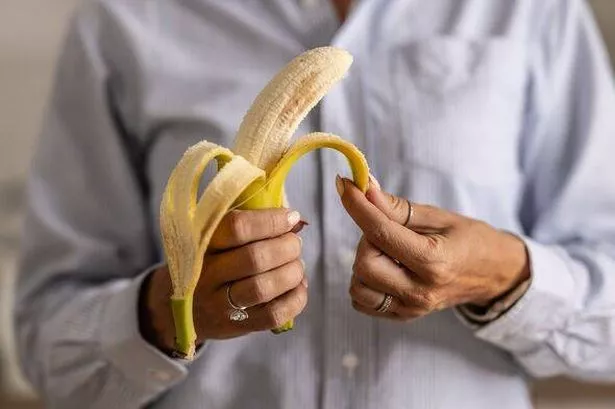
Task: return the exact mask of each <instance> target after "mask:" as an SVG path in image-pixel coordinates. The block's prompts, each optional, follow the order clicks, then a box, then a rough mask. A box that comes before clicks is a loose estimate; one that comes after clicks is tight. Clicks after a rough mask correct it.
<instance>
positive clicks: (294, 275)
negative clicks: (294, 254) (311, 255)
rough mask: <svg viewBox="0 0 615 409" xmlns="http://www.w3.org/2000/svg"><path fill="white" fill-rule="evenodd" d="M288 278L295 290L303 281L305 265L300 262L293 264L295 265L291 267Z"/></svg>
mask: <svg viewBox="0 0 615 409" xmlns="http://www.w3.org/2000/svg"><path fill="white" fill-rule="evenodd" d="M288 276H289V280H290V282H291V285H292V287H293V288H294V287H296V286H298V285H299V284H300V283H301V280H303V276H304V271H303V265H302V264H301V262H300V261H295V262H293V264H292V265H291V266H290V269H289V272H288Z"/></svg>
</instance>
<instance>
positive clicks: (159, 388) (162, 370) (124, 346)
mask: <svg viewBox="0 0 615 409" xmlns="http://www.w3.org/2000/svg"><path fill="white" fill-rule="evenodd" d="M158 267H159V265H156V266H153V267H151V268H149V269H148V270H146V271H145V272H144V273H143V274H141V275H140V276H138V277H137V278H135V279H133V280H131V281H130V282H128V283H122V285H123V288H121V289H120V290H119V291H117V292H116V293H115V294H114V295H113V296H111V297H110V298H109V299H108V300H107V304H106V307H105V310H104V313H103V323H102V327H101V337H102V339H101V343H102V352H103V355H104V356H105V357H106V358H107V359H109V361H110V362H111V363H112V365H113V366H114V367H116V368H117V369H118V370H119V371H120V372H121V373H122V374H123V375H124V376H125V377H126V379H127V380H128V381H130V382H134V383H135V384H137V385H139V386H141V387H142V388H144V389H145V390H147V391H148V392H149V393H151V394H152V395H157V394H159V393H162V392H164V391H166V390H168V389H169V388H170V387H171V386H173V385H175V384H177V383H179V382H180V381H182V380H183V379H184V378H186V376H187V375H188V369H187V367H186V361H183V360H179V359H172V358H170V357H168V356H167V355H165V354H164V353H162V352H161V351H159V350H158V349H157V348H156V347H154V346H153V345H151V344H150V343H149V342H147V341H146V340H145V339H144V338H143V337H142V336H141V333H140V331H139V317H138V300H139V292H140V290H141V284H142V283H143V280H144V279H145V278H146V277H147V276H148V275H149V274H150V273H152V272H153V271H154V270H156V269H157V268H158Z"/></svg>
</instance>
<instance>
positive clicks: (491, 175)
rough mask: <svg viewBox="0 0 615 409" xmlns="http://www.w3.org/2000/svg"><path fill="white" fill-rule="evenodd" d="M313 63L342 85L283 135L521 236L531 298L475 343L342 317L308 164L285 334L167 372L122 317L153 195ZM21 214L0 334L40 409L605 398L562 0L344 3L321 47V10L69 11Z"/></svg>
mask: <svg viewBox="0 0 615 409" xmlns="http://www.w3.org/2000/svg"><path fill="white" fill-rule="evenodd" d="M324 44H333V45H336V46H339V47H342V48H345V49H347V50H349V51H350V52H351V53H352V54H353V55H354V57H355V63H354V65H353V66H352V68H351V71H350V73H349V76H348V78H346V79H345V80H344V81H343V83H341V84H340V85H339V86H337V87H336V88H335V89H334V90H333V91H332V92H331V93H330V94H329V95H328V96H327V97H326V98H325V99H324V101H323V103H322V104H321V106H320V108H319V110H315V111H314V112H313V113H312V114H311V115H310V116H309V117H308V119H307V120H306V121H305V122H304V123H303V125H302V126H301V129H300V133H301V134H305V133H308V132H310V131H315V130H322V131H328V132H333V133H336V134H338V135H341V136H342V137H344V138H346V139H348V140H350V141H352V142H353V143H355V144H356V145H358V146H359V147H360V148H361V149H362V150H363V151H364V152H365V154H366V156H367V158H368V159H369V162H370V165H371V168H372V170H373V173H374V174H375V175H376V177H377V178H378V179H379V181H380V183H381V185H382V186H383V188H384V189H385V190H387V191H390V192H393V193H394V194H397V195H400V196H403V197H406V198H408V199H410V200H412V201H416V202H422V203H430V204H433V205H437V206H441V207H443V208H446V209H449V210H453V211H457V212H460V213H462V214H464V215H467V216H470V217H474V218H477V219H481V220H484V221H486V222H488V223H490V224H492V225H493V226H495V227H497V228H501V229H507V230H509V231H512V232H515V233H517V234H520V235H521V236H522V237H523V238H524V239H525V240H526V242H527V247H528V250H529V256H530V260H531V273H532V282H531V286H530V288H529V290H528V291H527V292H526V293H525V295H524V296H523V297H522V299H521V300H520V301H519V302H518V303H517V304H516V305H515V306H514V308H512V309H511V310H510V311H509V312H508V313H506V314H505V315H504V316H503V317H501V318H499V319H497V320H496V321H494V322H492V323H491V324H488V325H486V326H484V327H482V328H479V329H475V328H473V327H471V326H470V325H467V323H465V322H464V321H463V320H462V319H460V317H459V316H458V315H457V314H455V312H454V311H451V310H448V311H443V312H440V313H436V314H432V315H430V316H428V317H426V318H423V319H420V320H418V321H416V322H412V323H407V324H400V323H397V322H388V321H383V320H377V319H373V318H369V317H366V316H362V315H360V314H358V313H357V312H355V311H354V310H353V309H352V307H351V303H350V299H349V296H348V295H347V291H348V286H349V281H350V276H351V274H352V273H351V265H352V262H353V258H354V250H355V246H356V244H357V241H358V238H359V233H360V232H359V231H358V229H357V228H356V227H355V226H354V225H353V223H352V221H351V220H350V217H348V215H346V214H345V212H344V211H343V208H342V206H341V204H340V203H339V198H338V197H337V195H336V193H335V188H334V176H335V174H336V173H337V172H341V173H346V172H347V169H346V165H345V163H344V161H343V160H342V159H340V157H338V156H336V155H335V154H333V153H331V152H327V153H321V154H312V155H310V156H309V157H306V158H305V159H303V160H302V161H301V162H300V163H299V164H298V166H297V168H296V169H295V170H294V171H293V172H292V174H291V177H290V180H289V182H288V183H287V187H288V191H289V198H290V202H291V204H292V205H294V207H296V208H298V209H299V210H300V211H301V212H302V214H303V216H304V217H305V218H307V219H308V220H309V221H310V226H309V228H307V229H305V230H304V232H302V233H301V234H302V235H303V237H304V243H305V244H304V257H305V260H306V262H307V274H308V276H309V281H310V288H309V292H310V299H309V306H308V308H307V310H306V311H305V312H304V313H303V314H302V315H301V316H300V317H299V318H298V320H297V322H296V329H295V330H294V331H292V332H290V333H287V334H284V335H278V336H275V335H272V334H271V333H269V332H263V333H256V334H251V335H249V336H245V337H242V338H237V339H233V340H226V341H211V342H207V343H206V345H205V347H204V348H203V349H202V351H201V352H200V355H199V357H198V359H197V360H196V361H194V362H192V363H191V364H185V363H183V362H180V361H174V360H172V359H170V358H168V357H166V356H165V355H163V354H162V353H160V352H159V351H158V350H156V349H155V348H154V347H152V346H150V345H149V344H148V343H147V342H146V341H145V340H144V339H143V338H142V337H141V336H140V334H139V331H138V322H137V308H136V307H137V297H138V293H139V287H140V284H141V281H142V279H143V277H144V276H145V274H147V270H148V269H150V268H151V266H153V265H155V264H156V263H158V262H160V260H161V259H162V255H161V248H160V239H159V232H158V217H157V215H158V206H159V202H160V198H161V194H162V191H163V188H164V185H165V182H166V180H167V177H168V176H169V173H170V171H171V169H172V168H173V166H174V165H175V163H176V162H177V160H178V159H179V157H180V155H181V154H182V153H183V151H184V150H185V149H186V148H187V147H188V146H190V145H192V144H194V143H196V142H198V141H199V140H201V139H208V140H210V141H214V142H216V143H219V144H223V145H226V146H230V145H231V143H232V140H233V138H234V134H235V131H236V130H237V127H238V124H239V122H240V120H241V118H242V116H243V114H244V112H245V111H246V109H247V108H248V107H249V106H250V104H251V102H252V100H253V98H254V97H255V95H256V94H257V93H258V92H259V91H260V89H261V88H262V87H263V86H264V85H265V83H266V82H267V81H268V80H269V79H270V78H271V77H272V76H273V74H274V73H276V72H277V71H278V70H279V69H280V68H281V67H282V66H283V65H284V64H285V63H286V62H288V61H289V60H290V59H291V58H293V57H294V56H296V55H297V54H299V53H301V52H302V51H304V50H305V49H308V48H312V47H315V46H320V45H324ZM29 192H30V193H29V194H30V200H29V213H28V219H27V224H26V228H25V237H24V247H23V260H22V264H21V276H20V281H19V294H18V303H17V319H18V321H17V330H18V337H19V346H20V350H21V351H20V352H21V358H22V361H23V365H24V367H25V371H26V373H27V375H28V377H29V379H30V380H31V381H32V382H33V383H34V384H35V385H36V387H37V388H38V390H39V392H40V393H41V395H42V396H43V397H44V399H45V401H46V402H47V404H48V406H49V407H52V408H62V409H70V408H105V409H109V408H117V409H119V408H137V407H142V406H145V405H146V404H151V406H150V407H152V408H156V409H166V408H182V409H191V408H195V409H196V408H208V409H210V408H211V409H218V408H219V409H223V408H268V409H274V408H284V409H286V408H331V409H341V408H357V409H363V408H365V409H367V408H417V409H425V408H438V409H453V408H455V409H456V408H473V409H482V408H484V409H493V408H501V409H504V408H510V409H513V408H514V409H520V408H529V407H530V406H531V403H530V397H529V393H528V383H529V382H530V379H531V377H546V376H552V375H567V376H570V377H574V378H581V379H592V380H610V381H615V91H614V84H613V80H612V76H611V71H610V67H609V63H608V60H607V55H606V52H605V49H604V47H603V43H602V41H601V39H600V37H599V34H598V31H597V28H596V25H595V23H594V21H593V19H592V17H591V16H590V12H589V10H588V7H587V5H586V4H585V2H584V1H581V0H541V1H539V0H407V1H402V0H397V1H390V0H363V1H362V2H360V3H358V4H357V5H356V7H355V8H354V9H353V11H352V13H351V14H350V16H349V18H348V20H347V21H346V23H345V24H344V25H343V26H342V27H339V23H338V21H337V19H336V15H335V13H334V11H333V9H332V7H331V6H330V5H329V2H328V1H325V0H321V1H318V0H314V1H311V2H306V1H302V2H298V1H295V0H269V1H265V0H261V1H257V0H241V1H240V0H226V1H218V0H181V1H180V0H176V1H171V0H159V1H148V0H140V1H126V0H106V1H104V0H93V1H88V2H87V3H85V4H84V5H83V6H82V7H81V8H80V10H79V11H78V13H77V15H76V18H75V19H74V21H73V24H72V26H71V29H70V32H69V34H68V37H67V41H66V45H65V47H64V51H63V54H62V56H61V58H60V61H59V68H58V73H57V81H56V85H55V89H54V92H53V98H52V100H51V102H50V104H49V113H48V116H47V120H46V122H45V126H44V129H43V132H42V137H41V141H40V145H39V148H38V153H37V155H36V158H35V160H34V163H33V169H32V178H31V183H30V190H29Z"/></svg>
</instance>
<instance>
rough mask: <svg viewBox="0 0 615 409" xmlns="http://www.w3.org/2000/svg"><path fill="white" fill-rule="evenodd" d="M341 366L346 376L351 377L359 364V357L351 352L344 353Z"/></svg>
mask: <svg viewBox="0 0 615 409" xmlns="http://www.w3.org/2000/svg"><path fill="white" fill-rule="evenodd" d="M342 366H343V367H344V368H345V369H346V374H347V375H348V377H352V375H353V374H354V371H355V369H356V368H357V366H359V357H357V356H356V355H355V354H353V353H352V352H348V353H346V354H344V356H343V357H342Z"/></svg>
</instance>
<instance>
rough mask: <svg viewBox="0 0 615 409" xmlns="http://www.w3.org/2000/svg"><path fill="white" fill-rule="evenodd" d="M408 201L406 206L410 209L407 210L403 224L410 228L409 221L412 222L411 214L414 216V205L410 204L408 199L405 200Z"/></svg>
mask: <svg viewBox="0 0 615 409" xmlns="http://www.w3.org/2000/svg"><path fill="white" fill-rule="evenodd" d="M407 202H408V206H409V207H410V211H409V212H408V220H406V223H404V226H406V227H407V228H410V227H411V226H410V223H411V222H412V216H414V206H412V202H410V201H409V200H407Z"/></svg>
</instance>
